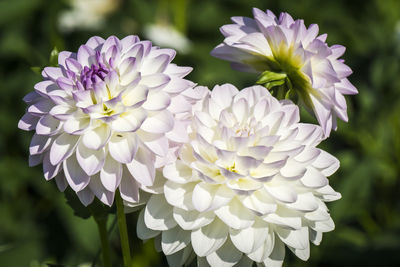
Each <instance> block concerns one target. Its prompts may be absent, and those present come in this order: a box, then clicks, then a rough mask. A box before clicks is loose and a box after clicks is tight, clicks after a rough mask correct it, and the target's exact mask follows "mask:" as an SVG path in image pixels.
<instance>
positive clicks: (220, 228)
mask: <svg viewBox="0 0 400 267" xmlns="http://www.w3.org/2000/svg"><path fill="white" fill-rule="evenodd" d="M227 236H228V226H226V225H225V224H224V223H223V222H222V221H221V220H219V219H215V220H214V221H213V222H212V223H211V224H209V225H207V226H204V227H202V228H200V229H198V230H196V231H192V236H191V240H192V246H193V249H194V251H195V252H196V254H197V256H200V257H204V256H208V255H210V254H211V253H213V252H215V251H216V250H217V249H219V248H220V247H221V246H222V245H223V244H224V243H225V241H226V239H227Z"/></svg>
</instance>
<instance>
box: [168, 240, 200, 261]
mask: <svg viewBox="0 0 400 267" xmlns="http://www.w3.org/2000/svg"><path fill="white" fill-rule="evenodd" d="M195 257H196V254H195V253H194V252H193V248H192V246H191V245H190V244H189V245H188V246H187V247H185V248H184V249H183V250H180V251H178V252H176V253H175V254H172V255H167V261H168V265H169V266H187V265H188V264H189V263H190V262H192V261H193V259H194V258H195Z"/></svg>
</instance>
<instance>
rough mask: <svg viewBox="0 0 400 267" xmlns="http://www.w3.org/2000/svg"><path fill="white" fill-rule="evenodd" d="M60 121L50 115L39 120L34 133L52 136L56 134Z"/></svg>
mask: <svg viewBox="0 0 400 267" xmlns="http://www.w3.org/2000/svg"><path fill="white" fill-rule="evenodd" d="M59 125H60V121H59V120H57V119H55V118H53V116H51V115H46V116H43V117H42V118H40V120H39V121H38V123H37V125H36V133H37V134H40V135H53V134H55V133H56V132H58V129H59V128H60V127H59Z"/></svg>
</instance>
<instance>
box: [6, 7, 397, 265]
mask: <svg viewBox="0 0 400 267" xmlns="http://www.w3.org/2000/svg"><path fill="white" fill-rule="evenodd" d="M82 1H83V2H86V4H88V3H89V7H90V5H93V9H94V10H95V11H96V12H97V13H98V14H97V17H96V16H95V17H94V18H93V20H95V23H94V24H95V25H94V26H93V25H92V26H91V25H90V22H88V25H87V24H85V23H86V22H84V20H85V19H87V18H89V19H90V16H92V15H90V14H89V13H90V12H89V13H88V12H87V11H85V12H83V14H84V16H82V17H83V22H81V21H79V20H78V19H77V20H76V21H74V19H72V20H71V18H69V19H70V20H69V21H68V17H66V19H65V20H66V22H65V21H64V22H63V23H64V24H68V23H69V24H71V23H72V24H73V23H74V22H76V24H77V25H75V26H71V25H69V26H68V25H67V26H65V25H64V26H63V24H62V22H60V18H61V17H63V16H64V17H65V15H63V14H65V12H68V11H71V10H72V9H73V6H74V5H75V9H76V7H77V6H79V4H77V3H75V4H74V3H71V2H77V1H67V0H65V1H56V0H1V1H0V59H1V61H0V81H1V83H0V92H1V96H0V200H1V202H0V266H4V267H8V266H12V267H14V266H17V267H18V266H30V267H36V266H47V265H46V264H47V263H50V264H58V265H62V266H91V265H92V263H93V262H95V264H96V266H101V264H100V261H99V260H98V259H97V258H98V253H99V248H100V243H99V238H98V236H97V229H96V225H95V223H94V221H93V219H86V220H85V219H81V218H78V217H76V216H74V214H73V211H72V209H71V208H70V207H69V206H68V205H67V204H66V200H65V197H64V194H61V193H60V192H58V190H57V188H56V186H55V184H54V182H46V181H45V180H44V179H43V177H42V170H41V167H40V166H38V167H35V168H29V167H28V146H29V143H30V138H31V135H32V134H31V133H26V132H22V131H20V130H19V129H17V123H18V120H19V118H20V117H21V116H22V115H23V114H24V109H25V105H24V103H23V102H22V97H23V96H24V95H25V94H26V93H28V92H30V91H31V90H33V85H34V84H35V83H36V82H38V81H39V80H40V76H38V75H37V74H35V73H34V72H33V71H32V70H31V67H32V66H39V67H41V66H44V65H46V64H48V59H49V54H50V51H51V50H52V49H53V47H55V46H57V47H58V49H59V50H70V51H76V50H77V49H78V47H79V45H80V44H82V43H85V42H86V40H87V39H88V38H89V37H91V36H93V35H100V36H102V37H107V36H109V35H116V36H118V37H123V36H125V35H129V34H137V35H139V36H140V37H142V38H144V37H146V36H148V34H146V31H145V29H146V26H148V25H149V24H154V23H157V24H158V25H161V24H163V25H165V24H169V25H170V26H174V27H175V28H176V29H178V30H179V31H180V32H181V33H183V34H184V36H186V38H187V39H188V40H189V42H190V45H189V47H187V46H186V48H184V49H183V50H184V52H186V53H185V54H183V53H179V52H178V55H177V57H176V59H175V60H174V62H175V63H178V64H180V65H188V66H192V67H194V70H193V72H192V73H191V74H190V75H189V78H190V79H192V80H193V81H195V82H196V83H198V84H200V85H207V86H210V87H212V86H213V85H215V84H218V83H225V82H229V83H232V84H234V85H236V86H237V87H245V86H250V85H252V83H254V81H255V79H256V77H255V76H254V75H250V74H244V73H239V72H236V71H234V70H231V69H230V67H229V64H228V63H226V62H224V61H221V60H218V59H215V58H213V57H211V56H210V55H209V52H210V51H211V49H212V48H213V47H214V46H216V45H217V44H218V43H220V42H221V41H222V40H223V38H222V35H221V34H220V33H219V30H218V28H219V27H220V26H222V25H224V24H227V23H229V21H230V17H231V16H237V15H239V16H240V15H242V16H251V8H252V7H258V8H260V9H267V8H268V9H271V10H272V11H273V12H275V13H276V14H277V13H279V12H281V11H286V12H288V13H290V14H291V15H292V16H293V17H294V18H303V19H304V20H305V22H306V25H309V24H311V23H317V24H318V25H319V27H320V33H328V40H327V42H328V44H330V45H332V44H342V45H344V46H346V47H347V51H346V53H345V55H344V58H345V59H346V63H347V64H348V65H349V66H350V67H351V68H352V69H353V71H354V73H353V75H351V76H350V80H351V82H352V83H353V84H354V85H355V86H356V87H357V88H358V90H359V92H360V94H359V95H357V96H354V97H351V98H347V100H348V106H349V123H348V124H345V123H339V129H338V131H337V132H334V133H333V134H332V135H331V138H329V140H327V141H325V142H324V143H323V144H322V145H321V147H323V148H324V149H327V150H328V151H329V152H330V153H331V154H333V155H335V156H336V157H338V158H339V159H340V161H341V168H340V169H339V171H338V172H337V173H336V174H335V175H333V176H331V177H330V183H331V184H332V186H333V187H334V188H335V189H336V190H337V191H339V192H341V193H342V196H343V198H342V199H341V200H339V201H336V202H334V203H330V204H328V206H329V207H330V208H331V214H332V217H333V219H334V221H335V223H336V229H335V230H334V231H333V232H331V233H327V234H325V235H324V238H323V242H322V244H321V245H320V246H318V247H316V246H312V250H311V257H310V259H309V260H308V262H302V261H301V260H299V259H297V258H296V257H295V256H293V255H292V254H291V253H290V252H288V253H287V256H286V260H285V266H400V105H399V104H400V1H399V0H351V1H349V0H335V1H318V0H302V1H300V0H298V1H283V0H280V1H277V0H263V1H261V0H259V1H256V0H246V1H234V0H201V1H200V0H198V1H195V0H191V1H189V0H169V1H168V0H161V1H154V0H151V1H150V0H120V1H115V0H114V1H113V0H111V2H112V3H113V4H112V5H111V6H106V8H105V9H104V10H102V9H101V7H102V6H101V5H102V2H104V1H102V0H94V1H93V0H90V1H89V0H82ZM78 2H79V1H78ZM105 2H110V1H105ZM107 8H108V9H107ZM97 9H98V10H97ZM89 10H90V9H89ZM74 14H76V13H74ZM99 14H100V15H99ZM93 16H94V15H93ZM72 17H73V15H72ZM81 19H82V18H81ZM96 19H97V20H98V21H97V22H96ZM101 20H102V21H101ZM101 22H102V23H101ZM92 24H93V23H92ZM167 39H168V38H167ZM170 39H171V38H170ZM186 42H187V40H186ZM164 46H165V45H164ZM303 115H304V118H305V120H309V121H312V122H314V121H313V119H312V118H310V117H307V115H306V114H303ZM135 216H137V215H136V214H130V215H129V216H128V223H129V225H128V227H129V231H130V232H131V236H134V235H135V224H134V221H135ZM112 221H113V216H111V217H110V218H109V225H110V228H112ZM115 228H116V227H115ZM132 241H133V251H134V262H135V266H138V267H146V266H166V260H165V258H164V257H163V256H162V255H161V254H158V253H156V252H155V251H154V248H153V244H152V242H148V243H146V244H143V243H142V242H141V241H139V240H137V239H134V240H132ZM111 245H112V249H113V252H114V254H117V255H118V253H120V248H119V241H118V235H117V231H116V229H114V228H112V232H111ZM96 262H97V263H96ZM49 266H50V265H49ZM52 266H57V265H52Z"/></svg>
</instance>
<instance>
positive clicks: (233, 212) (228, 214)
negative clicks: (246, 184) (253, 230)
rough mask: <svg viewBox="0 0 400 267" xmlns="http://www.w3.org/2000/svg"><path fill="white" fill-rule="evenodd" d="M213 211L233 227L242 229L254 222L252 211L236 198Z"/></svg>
mask: <svg viewBox="0 0 400 267" xmlns="http://www.w3.org/2000/svg"><path fill="white" fill-rule="evenodd" d="M214 212H215V214H216V215H217V216H218V217H219V218H220V219H221V220H222V221H223V222H224V223H225V224H227V225H228V226H230V227H232V228H234V229H244V228H247V227H250V226H251V225H252V224H253V223H254V213H252V212H250V211H249V210H248V209H247V208H245V207H244V206H243V205H242V204H241V203H240V202H239V201H238V200H237V199H236V198H234V199H232V201H231V202H230V203H229V204H228V205H225V206H222V207H221V208H219V209H217V210H215V211H214Z"/></svg>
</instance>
